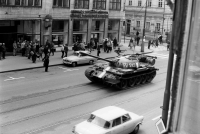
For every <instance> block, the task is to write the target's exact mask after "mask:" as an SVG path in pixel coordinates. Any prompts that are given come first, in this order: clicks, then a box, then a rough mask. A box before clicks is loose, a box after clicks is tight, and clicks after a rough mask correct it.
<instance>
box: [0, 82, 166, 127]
mask: <svg viewBox="0 0 200 134" xmlns="http://www.w3.org/2000/svg"><path fill="white" fill-rule="evenodd" d="M163 81H165V80H159V81H157V82H154V83H153V84H156V83H160V82H163ZM147 84H148V83H147ZM147 84H143V85H138V86H135V87H134V89H138V88H141V87H145V86H146V85H147ZM105 88H107V87H100V88H97V89H96V90H93V91H91V92H97V91H99V90H103V89H105ZM163 88H164V87H163ZM163 88H162V89H163ZM129 90H131V87H130V88H127V89H126V90H120V91H117V92H111V93H110V94H106V95H104V96H102V97H99V98H95V99H92V100H90V101H86V102H82V103H77V104H75V105H71V106H67V107H62V108H59V109H54V110H51V111H47V112H43V113H39V114H35V115H32V116H28V117H25V118H21V119H18V120H14V121H10V122H7V123H4V124H1V127H5V126H9V125H12V124H16V123H19V122H23V121H27V120H30V119H34V118H38V117H40V116H45V115H48V114H52V113H55V112H59V111H62V110H67V109H70V108H73V107H78V106H80V105H84V104H86V103H90V102H93V101H97V100H101V99H105V98H108V97H112V96H116V95H119V94H120V93H123V92H128V91H129ZM157 90H158V89H157ZM159 90H161V89H159ZM91 92H90V93H91ZM151 92H152V91H149V92H145V93H144V94H147V93H151ZM87 93H89V92H87ZM83 94H86V93H83ZM144 94H142V95H144ZM67 98H68V97H67ZM67 98H62V99H59V100H64V99H67ZM57 101H58V100H57ZM49 103H50V102H49ZM38 105H39V104H38ZM40 105H42V104H40Z"/></svg>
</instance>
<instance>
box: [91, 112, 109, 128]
mask: <svg viewBox="0 0 200 134" xmlns="http://www.w3.org/2000/svg"><path fill="white" fill-rule="evenodd" d="M87 121H88V122H90V123H92V124H95V125H97V126H100V127H103V128H109V127H110V123H109V122H108V121H106V120H104V119H102V118H100V117H98V116H95V115H93V114H91V115H90V117H89V119H88V120H87Z"/></svg>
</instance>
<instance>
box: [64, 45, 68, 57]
mask: <svg viewBox="0 0 200 134" xmlns="http://www.w3.org/2000/svg"><path fill="white" fill-rule="evenodd" d="M64 51H65V57H67V53H68V44H65V47H64Z"/></svg>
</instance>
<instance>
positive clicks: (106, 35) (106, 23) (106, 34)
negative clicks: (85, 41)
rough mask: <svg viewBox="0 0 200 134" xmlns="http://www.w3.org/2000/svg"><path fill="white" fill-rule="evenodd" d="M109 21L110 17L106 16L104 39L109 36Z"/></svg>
mask: <svg viewBox="0 0 200 134" xmlns="http://www.w3.org/2000/svg"><path fill="white" fill-rule="evenodd" d="M108 21H109V19H108V18H106V19H105V27H104V39H105V38H108Z"/></svg>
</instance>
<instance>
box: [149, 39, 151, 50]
mask: <svg viewBox="0 0 200 134" xmlns="http://www.w3.org/2000/svg"><path fill="white" fill-rule="evenodd" d="M150 46H151V40H149V42H148V49H150Z"/></svg>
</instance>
